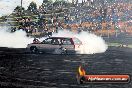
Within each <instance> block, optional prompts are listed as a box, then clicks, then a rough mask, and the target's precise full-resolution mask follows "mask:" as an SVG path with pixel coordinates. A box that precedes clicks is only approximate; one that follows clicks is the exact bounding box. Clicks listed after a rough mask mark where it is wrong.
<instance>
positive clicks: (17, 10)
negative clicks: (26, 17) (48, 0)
mask: <svg viewBox="0 0 132 88" xmlns="http://www.w3.org/2000/svg"><path fill="white" fill-rule="evenodd" d="M24 10H25V8H24V7H22V8H21V6H17V7H16V8H15V9H14V12H16V13H18V12H23V11H24Z"/></svg>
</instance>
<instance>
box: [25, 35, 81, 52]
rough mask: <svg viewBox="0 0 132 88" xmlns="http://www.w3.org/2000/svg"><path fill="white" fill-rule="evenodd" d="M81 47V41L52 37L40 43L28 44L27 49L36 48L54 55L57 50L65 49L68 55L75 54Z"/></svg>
mask: <svg viewBox="0 0 132 88" xmlns="http://www.w3.org/2000/svg"><path fill="white" fill-rule="evenodd" d="M81 45H82V43H81V41H80V40H79V39H77V38H69V37H50V38H47V39H45V40H44V41H42V42H39V43H31V44H28V46H27V48H28V49H30V47H36V48H37V49H38V50H39V51H42V52H46V53H50V52H51V53H53V52H54V51H55V50H56V49H59V48H61V47H63V48H65V49H66V51H67V53H75V52H76V50H79V48H80V46H81Z"/></svg>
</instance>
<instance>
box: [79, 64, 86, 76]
mask: <svg viewBox="0 0 132 88" xmlns="http://www.w3.org/2000/svg"><path fill="white" fill-rule="evenodd" d="M78 71H79V75H80V76H84V75H85V74H86V72H85V70H84V69H83V68H82V66H79V68H78Z"/></svg>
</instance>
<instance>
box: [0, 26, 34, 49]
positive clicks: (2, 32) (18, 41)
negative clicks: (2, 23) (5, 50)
mask: <svg viewBox="0 0 132 88" xmlns="http://www.w3.org/2000/svg"><path fill="white" fill-rule="evenodd" d="M7 29H8V28H5V27H1V28H0V47H9V48H26V47H27V44H29V43H31V42H32V40H33V39H32V38H30V37H27V36H26V33H25V32H24V31H22V30H18V31H16V32H14V33H10V32H8V30H7Z"/></svg>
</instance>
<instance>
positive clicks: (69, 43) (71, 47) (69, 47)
mask: <svg viewBox="0 0 132 88" xmlns="http://www.w3.org/2000/svg"><path fill="white" fill-rule="evenodd" d="M62 47H64V48H66V50H67V52H69V53H70V52H71V53H72V52H74V45H73V43H72V41H71V38H64V39H62Z"/></svg>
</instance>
